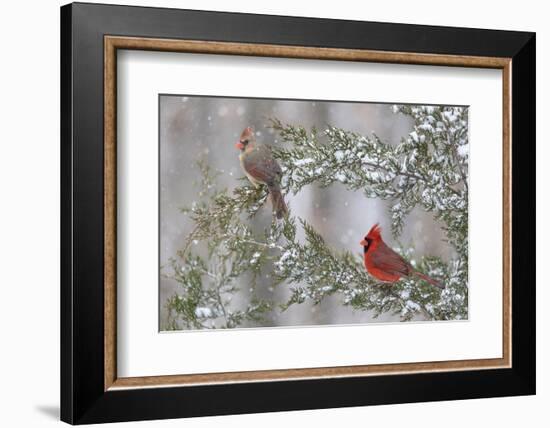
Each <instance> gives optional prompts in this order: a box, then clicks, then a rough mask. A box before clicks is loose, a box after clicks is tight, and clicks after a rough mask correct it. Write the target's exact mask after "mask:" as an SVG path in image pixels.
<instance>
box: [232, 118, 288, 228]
mask: <svg viewBox="0 0 550 428" xmlns="http://www.w3.org/2000/svg"><path fill="white" fill-rule="evenodd" d="M235 147H237V148H238V149H239V150H240V151H241V153H240V154H239V160H240V161H241V168H242V169H243V171H244V173H245V174H246V176H247V177H248V179H249V180H250V182H251V183H252V184H253V185H254V186H256V187H259V186H260V185H262V184H263V185H266V186H267V190H268V192H269V195H270V196H271V203H272V204H273V212H274V213H275V216H276V217H277V218H279V219H280V218H283V216H285V215H286V214H287V212H288V209H287V207H286V204H285V200H284V198H283V195H282V193H281V178H282V176H283V172H282V171H281V167H280V166H279V164H278V163H277V161H276V160H275V158H274V157H273V154H272V153H271V150H270V149H269V147H268V146H264V145H263V144H260V143H258V142H256V137H255V135H254V130H253V129H252V128H250V127H248V128H245V130H244V131H243V132H242V134H241V138H240V139H239V141H238V142H237V143H236V144H235Z"/></svg>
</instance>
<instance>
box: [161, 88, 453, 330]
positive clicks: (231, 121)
mask: <svg viewBox="0 0 550 428" xmlns="http://www.w3.org/2000/svg"><path fill="white" fill-rule="evenodd" d="M269 118H277V119H280V120H281V121H282V122H283V123H292V124H295V125H302V126H304V127H305V128H306V129H307V128H310V127H312V126H316V127H317V128H318V129H320V130H323V129H325V127H326V125H327V124H330V125H334V126H337V127H339V128H343V129H346V130H349V131H354V132H357V133H359V134H362V135H369V134H371V133H372V132H374V133H376V134H377V135H378V136H379V137H380V138H381V139H382V141H385V142H388V143H390V144H397V143H398V142H399V141H400V139H401V138H402V137H404V136H406V135H407V134H408V133H409V132H410V131H411V130H412V126H413V124H412V120H411V119H410V118H408V117H405V116H403V115H398V114H394V113H393V112H392V110H391V106H390V105H388V104H374V103H349V102H328V101H294V100H292V101H288V100H275V99H250V98H218V97H200V96H181V95H161V96H160V190H161V191H160V263H161V273H164V274H169V273H170V267H169V266H167V267H163V266H165V265H166V264H167V262H168V260H169V259H170V258H173V257H176V253H177V251H178V250H179V249H181V248H182V247H183V246H184V243H185V241H186V238H187V236H188V234H189V232H190V231H191V229H192V223H191V222H190V221H189V220H188V219H187V216H186V215H185V214H182V213H181V212H180V208H182V207H184V206H190V204H191V203H192V201H193V200H194V199H196V198H197V194H198V188H197V186H196V185H195V184H194V181H195V180H197V179H198V178H200V173H199V170H198V168H197V166H196V165H195V163H196V160H197V159H198V158H199V156H202V157H203V158H204V159H205V160H206V161H207V162H208V163H209V164H210V165H211V166H212V167H213V168H215V169H218V170H220V171H223V172H222V175H221V176H220V177H219V178H218V182H219V184H220V186H223V187H227V188H228V189H232V188H234V187H236V186H238V185H242V182H240V181H239V180H238V179H239V177H242V176H243V173H242V171H241V169H240V166H239V160H238V151H237V150H236V149H235V147H234V143H235V142H236V141H237V140H238V138H239V135H240V133H241V131H242V130H243V129H244V128H245V127H247V126H252V127H253V128H254V129H255V130H256V134H257V140H258V141H261V142H263V143H266V144H277V141H276V139H277V135H276V134H275V133H274V132H273V130H271V129H269V128H268V126H269V120H268V119H269ZM285 199H286V200H287V202H288V203H289V205H290V206H291V208H292V212H293V215H295V216H298V217H301V218H303V219H305V220H306V221H308V222H309V223H310V224H311V225H312V226H313V227H314V228H315V229H316V230H317V231H318V232H319V233H320V234H321V235H322V236H323V237H324V238H325V240H326V242H327V244H329V245H330V246H332V247H333V248H334V249H335V250H349V251H352V252H354V253H357V254H361V255H362V252H363V249H362V247H361V246H360V245H359V241H360V240H361V239H362V237H363V236H364V235H365V233H366V232H367V231H368V230H369V228H370V227H371V226H372V225H373V224H374V223H377V222H379V223H380V225H381V226H382V231H383V232H382V233H383V234H382V236H383V238H384V240H385V241H386V242H387V243H388V244H389V245H390V246H399V245H400V244H401V245H403V246H404V247H409V246H410V247H414V253H413V258H419V257H421V256H422V255H435V256H440V257H442V258H443V259H444V260H448V259H449V258H451V257H452V256H453V254H454V253H453V249H452V248H451V247H450V246H449V245H447V244H446V243H445V242H443V237H444V236H443V233H442V231H441V225H440V224H439V223H437V222H436V221H435V220H434V219H433V217H432V216H431V215H430V214H427V213H424V212H423V211H421V210H418V209H417V210H415V211H413V212H412V213H411V215H410V216H409V217H408V219H407V221H406V224H405V227H404V229H403V234H402V235H401V237H400V238H399V239H400V241H399V243H398V242H396V241H395V240H394V239H393V238H392V235H391V231H390V222H389V219H388V214H387V204H388V202H386V201H382V200H378V199H367V198H366V197H365V196H364V195H363V194H362V193H361V192H352V191H347V190H346V189H345V188H344V186H343V185H341V184H335V185H333V186H331V187H329V188H325V189H321V188H317V187H315V186H308V187H306V188H304V190H302V192H300V193H299V194H298V195H296V196H292V195H285ZM259 216H260V218H259V219H258V220H256V221H257V222H258V226H259V227H261V228H263V227H265V226H267V225H268V224H269V222H270V221H271V218H272V217H271V209H270V208H266V209H263V210H262V211H261V212H260V213H259ZM177 288H178V284H177V282H175V281H173V280H170V279H167V278H163V277H162V276H161V280H160V293H159V295H160V302H159V303H160V324H161V325H160V328H161V330H163V329H164V324H165V321H166V306H165V304H166V299H167V298H169V297H170V296H172V295H173V294H174V293H175V292H176V291H177ZM245 288H246V287H245ZM287 295H288V290H286V289H284V286H283V287H281V286H279V287H277V288H276V289H268V288H267V286H266V289H265V290H263V294H262V295H261V297H271V298H274V299H275V300H276V301H279V302H283V301H285V300H284V299H285V296H287ZM244 297H247V296H244ZM234 299H237V300H238V296H236V297H235V298H234ZM236 304H238V301H237V302H236ZM398 320H399V315H390V314H385V315H384V314H383V315H381V316H380V317H378V318H377V319H373V318H372V316H371V314H370V313H369V312H360V311H354V310H353V309H351V308H349V307H345V306H343V305H342V304H341V303H340V297H339V296H337V295H336V296H332V297H330V298H327V299H325V300H324V301H323V302H322V303H321V304H320V305H317V306H313V305H310V304H309V303H306V304H301V305H293V306H291V307H290V308H289V309H288V310H287V311H285V312H283V313H282V314H281V313H273V314H271V316H270V317H268V319H267V321H266V322H265V323H262V324H261V326H288V325H312V324H342V323H344V324H351V323H365V322H388V321H398ZM253 326H254V325H252V327H253Z"/></svg>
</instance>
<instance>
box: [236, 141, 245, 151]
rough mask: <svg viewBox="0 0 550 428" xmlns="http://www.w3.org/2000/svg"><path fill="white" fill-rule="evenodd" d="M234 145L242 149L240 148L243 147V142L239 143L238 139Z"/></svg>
mask: <svg viewBox="0 0 550 428" xmlns="http://www.w3.org/2000/svg"><path fill="white" fill-rule="evenodd" d="M235 147H236V148H238V149H239V150H242V149H244V144H243V143H241V142H240V141H237V142H236V143H235Z"/></svg>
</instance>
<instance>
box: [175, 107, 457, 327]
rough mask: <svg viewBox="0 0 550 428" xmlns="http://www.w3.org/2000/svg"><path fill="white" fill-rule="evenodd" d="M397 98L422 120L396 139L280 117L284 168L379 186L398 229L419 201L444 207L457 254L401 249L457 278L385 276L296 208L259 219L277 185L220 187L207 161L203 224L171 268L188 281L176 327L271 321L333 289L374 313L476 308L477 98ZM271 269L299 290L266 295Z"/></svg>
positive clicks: (429, 268)
mask: <svg viewBox="0 0 550 428" xmlns="http://www.w3.org/2000/svg"><path fill="white" fill-rule="evenodd" d="M392 108H393V111H394V113H395V114H404V115H407V116H409V117H411V118H412V120H413V122H414V128H413V131H412V132H410V133H409V135H407V136H405V137H404V138H402V140H401V141H400V142H399V143H398V144H393V145H392V144H389V143H386V142H383V141H381V139H380V138H378V137H377V136H376V135H370V136H362V135H358V134H356V133H353V132H349V131H346V130H342V129H339V128H337V127H334V126H328V127H327V129H325V130H323V131H322V132H320V131H319V130H317V129H311V130H307V129H305V128H304V127H301V126H295V125H290V124H283V123H281V122H280V121H278V120H273V121H272V123H271V125H272V127H273V129H274V130H275V131H276V132H277V133H278V134H279V136H280V140H281V144H280V145H278V146H277V147H273V148H272V149H273V153H274V156H275V157H276V158H277V159H278V161H279V163H280V165H281V167H282V169H283V176H284V178H283V183H282V187H283V193H285V194H289V193H293V194H298V193H299V192H300V191H301V190H302V189H303V188H304V187H305V186H308V185H314V184H315V185H320V186H322V187H326V186H330V185H332V184H334V183H341V184H342V185H344V186H345V187H346V188H347V189H348V190H353V191H361V192H363V194H364V196H365V197H367V198H379V199H383V200H388V201H389V202H390V205H389V207H390V208H389V212H388V216H389V218H391V225H392V233H393V235H394V237H395V238H398V237H399V235H400V234H401V232H402V230H403V226H404V223H405V221H406V218H407V215H408V214H409V213H410V212H411V210H412V209H413V208H415V207H419V208H421V209H423V210H425V211H427V212H429V213H431V214H433V216H434V218H435V219H436V220H438V221H439V222H440V223H441V224H442V225H443V226H442V228H443V231H444V233H445V236H446V239H447V241H448V243H449V245H451V246H452V247H453V249H454V250H455V251H454V253H455V257H454V258H453V259H452V260H450V261H444V260H442V259H441V258H439V257H437V256H434V255H426V256H424V257H420V258H418V259H414V258H412V256H413V254H412V252H411V250H410V249H404V248H403V249H401V250H400V253H401V255H402V256H403V257H404V258H405V259H407V260H408V261H409V262H411V263H412V264H413V266H415V268H416V269H418V270H420V271H421V272H424V273H426V274H427V275H429V276H431V277H433V278H436V279H438V280H439V281H441V282H443V283H444V284H445V285H446V289H445V290H443V291H441V290H439V289H437V288H435V287H433V286H431V285H429V284H427V283H426V282H425V281H422V280H421V279H419V278H416V277H411V278H405V279H402V280H400V281H399V282H398V283H396V284H393V285H388V284H385V283H381V282H379V281H377V280H376V279H374V278H373V277H371V276H370V275H369V274H368V273H367V272H366V271H365V268H364V266H363V260H362V252H359V251H358V253H357V254H352V253H349V252H341V251H336V250H335V249H333V248H330V247H329V246H328V245H327V244H326V243H325V241H324V239H323V237H322V236H321V235H320V234H319V233H318V232H317V231H316V230H315V229H314V228H313V227H312V226H311V225H310V224H308V223H307V222H306V221H305V220H304V219H301V218H297V217H295V216H293V214H292V211H291V212H290V214H289V216H288V217H287V218H285V219H284V220H282V221H276V220H275V219H274V220H273V222H272V224H271V225H270V226H269V227H267V228H266V229H265V230H262V231H259V232H258V230H257V228H252V227H251V221H252V220H253V219H254V217H255V216H256V214H257V213H258V212H259V210H260V209H261V208H262V207H263V206H264V204H266V200H267V198H268V195H267V192H266V190H265V189H263V188H259V189H256V188H254V187H253V186H251V185H250V184H249V183H248V181H242V185H241V186H239V187H237V188H235V189H234V190H233V191H228V190H227V189H224V188H222V187H220V185H219V182H218V181H219V180H218V176H217V174H216V172H215V171H212V170H211V169H210V168H209V167H208V165H206V164H205V163H204V162H199V165H200V167H201V172H202V181H201V183H200V188H201V189H200V193H199V194H200V196H201V197H200V200H199V201H198V202H196V203H194V204H193V206H191V207H188V208H186V209H184V210H182V211H183V213H184V214H185V215H187V216H189V217H190V219H191V220H192V221H193V224H194V228H193V230H192V231H191V232H190V234H189V237H188V239H187V243H186V245H185V247H184V248H183V249H182V250H181V251H180V252H179V253H178V255H177V257H175V258H174V259H172V260H171V263H170V272H169V273H168V274H167V276H168V277H170V278H172V279H174V280H175V281H177V282H178V283H179V289H178V292H177V293H176V294H175V295H174V296H172V297H171V298H170V299H169V300H168V302H167V308H168V314H169V321H168V325H167V328H168V329H182V328H234V327H238V326H243V327H246V326H257V325H262V323H263V322H265V319H266V317H267V316H269V315H270V314H271V316H273V314H275V315H276V314H277V313H278V312H279V311H285V310H286V309H288V308H289V307H290V306H292V305H300V304H303V303H304V302H306V301H310V302H313V303H314V304H319V303H320V302H322V301H323V299H325V298H326V297H328V296H331V295H336V296H337V297H338V298H339V299H340V301H341V304H342V305H344V306H349V307H350V308H353V309H354V310H359V311H371V312H372V313H373V315H374V316H378V315H380V314H383V313H388V312H389V313H397V314H400V316H401V319H402V320H403V321H406V320H410V319H412V318H413V317H415V319H426V320H457V319H465V318H467V316H468V285H467V284H468V181H467V177H468V132H467V130H468V117H467V116H468V110H467V108H465V107H436V106H393V107H392ZM298 236H303V238H301V239H298ZM198 242H204V243H206V246H207V251H204V252H203V254H201V252H200V251H198V250H196V249H195V247H196V245H194V243H198ZM260 276H263V278H262V279H263V281H265V278H266V277H267V278H269V280H270V282H271V286H272V287H286V288H288V289H289V290H290V297H289V298H288V299H287V300H286V301H283V302H279V301H272V300H271V299H266V298H265V297H263V298H262V297H260V295H261V294H262V293H258V290H257V280H258V278H260ZM245 292H246V293H245ZM236 293H241V294H240V296H242V295H243V293H244V295H245V296H247V301H246V302H245V304H241V305H240V306H241V307H238V306H239V305H236V304H234V303H233V301H232V297H233V296H234V295H235V294H236ZM240 300H242V299H240Z"/></svg>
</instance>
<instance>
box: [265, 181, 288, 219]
mask: <svg viewBox="0 0 550 428" xmlns="http://www.w3.org/2000/svg"><path fill="white" fill-rule="evenodd" d="M269 194H270V195H271V203H272V204H273V212H274V213H275V216H276V217H277V218H278V219H281V218H283V217H284V216H285V215H287V214H288V208H287V207H286V204H285V199H284V198H283V194H282V193H281V190H280V189H277V188H270V189H269Z"/></svg>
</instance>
